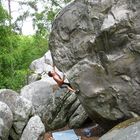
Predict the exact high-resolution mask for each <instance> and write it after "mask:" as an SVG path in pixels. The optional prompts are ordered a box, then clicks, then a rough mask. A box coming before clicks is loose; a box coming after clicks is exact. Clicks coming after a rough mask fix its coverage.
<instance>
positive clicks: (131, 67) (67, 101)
mask: <svg viewBox="0 0 140 140" xmlns="http://www.w3.org/2000/svg"><path fill="white" fill-rule="evenodd" d="M139 42H140V3H139V1H138V0H93V1H92V0H76V1H73V2H71V3H70V4H69V5H67V6H66V7H65V8H64V9H63V10H62V11H61V12H60V13H59V14H58V15H57V17H56V19H55V20H54V22H53V26H52V32H51V34H50V38H49V49H50V51H48V52H47V53H46V54H45V55H44V56H43V57H41V58H39V59H37V60H34V61H33V62H32V64H31V65H30V69H31V71H32V72H33V73H32V75H30V76H29V78H28V82H29V83H28V85H26V86H24V87H23V88H22V89H21V91H20V93H17V92H15V91H13V90H11V89H0V139H1V140H8V139H9V140H43V139H44V136H45V140H46V137H47V135H48V134H50V135H51V132H53V131H59V129H60V128H64V127H65V126H67V128H65V129H71V128H74V129H75V131H76V133H77V134H78V135H81V137H82V139H83V140H84V139H85V140H86V139H88V140H90V139H93V138H95V136H93V137H91V138H86V137H85V136H83V135H82V133H81V131H82V130H81V129H82V126H83V125H85V123H87V120H90V122H92V123H97V124H98V125H99V126H101V128H103V129H104V130H105V131H104V133H106V132H107V131H108V130H110V129H111V128H113V127H114V126H115V125H117V124H118V123H119V125H117V126H116V127H114V128H113V129H111V130H110V131H108V132H107V133H106V134H104V135H103V136H99V135H98V138H95V140H96V139H99V140H112V139H113V140H123V139H127V140H139V139H140V121H139V115H140V102H139V101H140V43H139ZM52 58H53V59H52ZM53 63H54V64H55V65H56V68H57V72H58V73H59V74H60V75H61V76H63V73H65V75H66V77H67V79H66V81H69V82H70V83H71V85H72V86H73V88H74V89H78V90H80V91H79V93H78V94H75V93H72V92H67V89H61V88H59V87H58V86H57V84H56V82H55V81H54V80H53V79H52V78H50V77H48V75H47V72H48V71H50V70H52V64H53ZM130 118H132V119H130ZM125 120H127V121H125ZM123 121H125V122H123ZM79 127H80V128H81V129H76V128H79ZM45 132H47V133H46V134H45ZM93 132H96V131H95V130H94V131H93ZM50 135H49V136H50ZM99 137H100V138H99Z"/></svg>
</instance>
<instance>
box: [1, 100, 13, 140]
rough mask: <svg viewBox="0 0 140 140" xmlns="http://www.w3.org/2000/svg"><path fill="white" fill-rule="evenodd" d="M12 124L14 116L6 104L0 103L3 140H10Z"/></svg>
mask: <svg viewBox="0 0 140 140" xmlns="http://www.w3.org/2000/svg"><path fill="white" fill-rule="evenodd" d="M12 122H13V114H12V112H11V110H10V108H9V107H8V106H7V105H6V104H5V103H3V102H0V138H1V139H2V140H8V137H9V132H10V129H11V127H12Z"/></svg>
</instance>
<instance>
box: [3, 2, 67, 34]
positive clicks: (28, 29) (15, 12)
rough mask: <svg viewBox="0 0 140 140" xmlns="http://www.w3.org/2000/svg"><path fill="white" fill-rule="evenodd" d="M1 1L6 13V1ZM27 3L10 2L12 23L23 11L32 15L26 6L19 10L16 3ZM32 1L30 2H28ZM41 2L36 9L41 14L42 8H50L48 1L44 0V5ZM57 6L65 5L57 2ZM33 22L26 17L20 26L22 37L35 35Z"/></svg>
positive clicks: (31, 10) (19, 7)
mask: <svg viewBox="0 0 140 140" xmlns="http://www.w3.org/2000/svg"><path fill="white" fill-rule="evenodd" d="M1 1H2V4H3V6H4V7H5V9H6V10H7V11H8V0H1ZM21 1H22V2H29V0H11V15H12V17H13V19H12V21H13V22H14V21H15V20H16V19H17V17H18V16H19V15H22V13H23V11H27V10H29V11H30V13H31V12H32V13H34V11H33V9H31V8H30V9H29V7H28V6H25V5H24V6H22V9H21V6H20V5H19V3H18V2H21ZM30 1H32V0H30ZM42 2H43V1H39V2H38V4H37V8H38V11H39V12H41V11H42V9H43V8H44V7H43V6H45V5H47V6H48V7H51V5H50V0H46V3H45V4H44V3H42ZM58 2H59V4H60V5H61V6H62V7H64V6H65V4H64V2H63V1H62V0H58ZM32 24H33V22H32V18H31V17H28V18H27V19H26V20H25V21H24V22H23V26H22V33H23V35H33V34H34V33H35V29H33V26H32Z"/></svg>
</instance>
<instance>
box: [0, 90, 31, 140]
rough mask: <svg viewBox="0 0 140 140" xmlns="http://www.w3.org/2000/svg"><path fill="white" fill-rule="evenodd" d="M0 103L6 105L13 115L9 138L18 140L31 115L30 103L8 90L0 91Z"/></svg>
mask: <svg viewBox="0 0 140 140" xmlns="http://www.w3.org/2000/svg"><path fill="white" fill-rule="evenodd" d="M0 101H2V102H4V103H5V104H7V105H8V106H9V108H10V109H11V111H12V113H13V125H12V128H11V130H10V136H11V137H12V138H13V139H14V140H18V139H19V138H20V136H21V134H22V131H23V128H24V127H25V125H26V123H27V122H28V120H29V118H30V116H31V115H32V113H33V112H32V111H33V110H32V103H31V102H30V101H28V100H27V99H25V98H23V97H21V96H19V94H18V93H16V92H14V91H12V90H10V89H0Z"/></svg>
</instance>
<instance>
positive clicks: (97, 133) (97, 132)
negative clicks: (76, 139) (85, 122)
mask: <svg viewBox="0 0 140 140" xmlns="http://www.w3.org/2000/svg"><path fill="white" fill-rule="evenodd" d="M68 129H69V128H68V127H67V126H66V127H64V128H62V129H58V130H55V131H50V132H47V133H46V134H45V137H44V140H53V139H51V138H52V132H56V131H57V132H58V131H63V130H68ZM83 130H84V128H79V129H74V131H75V133H76V134H77V136H80V137H81V139H80V140H98V139H99V136H100V135H101V133H102V132H101V131H102V130H101V129H100V128H99V127H95V128H92V131H93V132H94V136H92V137H86V136H84V134H83Z"/></svg>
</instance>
